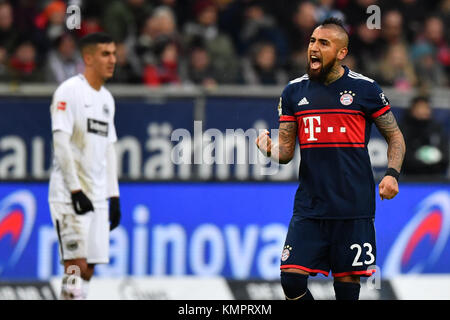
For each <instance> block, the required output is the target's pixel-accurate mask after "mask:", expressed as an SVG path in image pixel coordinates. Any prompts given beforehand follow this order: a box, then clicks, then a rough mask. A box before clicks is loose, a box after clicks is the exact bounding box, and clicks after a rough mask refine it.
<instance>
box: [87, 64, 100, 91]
mask: <svg viewBox="0 0 450 320" xmlns="http://www.w3.org/2000/svg"><path fill="white" fill-rule="evenodd" d="M83 75H84V77H85V78H86V80H87V82H88V83H89V85H90V86H91V87H92V88H93V89H94V90H96V91H99V90H100V89H101V87H102V85H103V84H104V82H105V81H104V80H103V79H102V78H101V77H99V76H98V75H97V74H96V73H95V72H94V71H92V70H90V69H86V70H85V71H84V74H83Z"/></svg>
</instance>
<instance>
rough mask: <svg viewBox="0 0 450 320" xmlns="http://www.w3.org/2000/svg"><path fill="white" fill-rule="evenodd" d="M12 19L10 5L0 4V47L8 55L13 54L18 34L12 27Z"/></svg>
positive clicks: (4, 2)
mask: <svg viewBox="0 0 450 320" xmlns="http://www.w3.org/2000/svg"><path fill="white" fill-rule="evenodd" d="M13 22H14V17H13V10H12V7H11V5H10V4H9V3H8V2H6V1H2V2H0V46H1V47H3V48H5V49H6V50H7V52H8V53H9V54H12V53H13V50H14V47H15V46H16V45H17V41H18V40H19V33H18V31H17V29H16V28H15V27H14V25H13Z"/></svg>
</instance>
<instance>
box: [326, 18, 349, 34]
mask: <svg viewBox="0 0 450 320" xmlns="http://www.w3.org/2000/svg"><path fill="white" fill-rule="evenodd" d="M327 24H334V25H336V26H339V27H341V28H342V29H344V30H345V26H344V22H343V21H342V20H341V19H338V18H335V17H329V18H326V19H325V20H323V22H322V23H321V24H320V25H321V26H325V25H327ZM345 32H347V30H345Z"/></svg>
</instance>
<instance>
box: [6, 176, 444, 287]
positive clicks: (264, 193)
mask: <svg viewBox="0 0 450 320" xmlns="http://www.w3.org/2000/svg"><path fill="white" fill-rule="evenodd" d="M296 188H297V185H296V184H295V183H200V182H199V183H188V182H186V183H171V182H167V183H166V182H164V183H122V184H121V198H122V201H121V202H122V212H123V219H122V223H121V225H120V226H119V227H118V228H117V229H115V230H114V231H113V232H111V243H110V263H109V264H108V265H99V266H98V267H97V269H96V274H97V275H98V276H126V275H154V276H162V275H197V276H216V275H219V276H224V277H226V278H229V279H249V278H253V279H277V278H278V276H279V264H280V255H281V251H282V247H283V245H284V239H285V236H286V232H287V226H288V223H289V220H290V217H291V213H292V207H293V199H294V193H295V191H296ZM47 193H48V187H47V184H45V183H26V184H25V183H2V184H0V280H7V279H48V278H49V277H51V276H54V275H58V274H61V272H62V268H61V266H60V264H59V256H58V240H57V235H56V232H55V230H54V228H53V226H52V223H51V218H50V214H49V208H48V203H47ZM375 222H376V230H377V261H376V264H377V266H378V267H379V268H380V271H381V276H382V277H384V278H389V277H394V276H396V275H398V274H406V273H450V241H449V240H450V185H448V184H407V183H403V184H401V185H400V193H399V194H398V196H397V197H396V198H395V199H394V200H390V201H388V200H384V201H381V200H379V199H377V213H376V219H375Z"/></svg>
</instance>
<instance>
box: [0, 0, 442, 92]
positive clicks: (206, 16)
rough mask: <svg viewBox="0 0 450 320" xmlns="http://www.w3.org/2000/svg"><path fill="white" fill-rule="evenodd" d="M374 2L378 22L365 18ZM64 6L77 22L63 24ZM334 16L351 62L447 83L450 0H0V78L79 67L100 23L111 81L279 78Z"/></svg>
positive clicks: (272, 81) (395, 80) (413, 79)
mask: <svg viewBox="0 0 450 320" xmlns="http://www.w3.org/2000/svg"><path fill="white" fill-rule="evenodd" d="M373 4H375V5H378V6H379V7H380V8H381V28H380V29H369V28H368V27H367V24H366V21H367V19H368V17H369V16H370V14H368V13H366V9H367V7H369V6H370V5H373ZM69 5H77V6H79V7H80V8H81V28H80V29H74V30H68V29H67V27H66V17H67V16H68V14H66V8H67V6H69ZM330 16H334V17H338V18H341V19H343V20H344V22H345V24H346V26H347V27H348V31H349V33H350V36H351V37H350V48H349V49H350V54H349V55H348V57H347V58H346V61H345V64H346V65H348V66H349V67H350V68H351V69H353V70H355V71H357V72H360V73H363V74H365V75H367V76H369V77H371V78H374V79H376V80H377V81H378V82H379V83H380V84H381V85H385V86H392V87H394V88H396V89H398V90H409V89H410V88H413V87H414V88H421V89H424V90H427V89H430V88H434V87H436V86H448V85H450V83H449V78H450V77H449V76H450V47H449V43H450V42H449V36H450V33H448V32H446V31H448V30H449V22H450V0H441V1H437V0H386V1H377V0H316V1H294V0H276V1H273V0H253V1H252V0H184V1H182V0H151V1H150V0H113V1H102V0H89V1H88V0H78V1H61V0H50V1H42V0H14V1H8V0H0V81H1V82H16V83H23V82H53V83H60V82H61V81H63V80H64V79H67V78H68V77H70V76H72V75H74V74H76V73H78V72H80V71H82V68H83V66H82V61H81V57H80V53H79V52H78V50H77V46H76V44H77V41H78V40H79V39H80V37H82V36H83V35H85V34H88V33H91V32H95V31H106V32H108V33H109V34H110V35H111V36H112V37H113V38H114V39H115V40H116V42H117V67H116V72H115V76H114V78H113V79H112V82H116V83H144V84H147V85H149V86H159V85H172V84H200V85H204V86H215V85H220V84H250V85H284V84H286V82H287V81H288V80H289V79H293V78H296V77H298V76H299V75H301V74H303V73H304V72H305V71H304V70H305V63H306V48H307V46H308V42H309V37H310V35H311V32H312V30H313V29H314V27H315V26H316V25H317V24H318V23H320V22H321V21H323V20H324V19H326V18H328V17H330Z"/></svg>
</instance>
